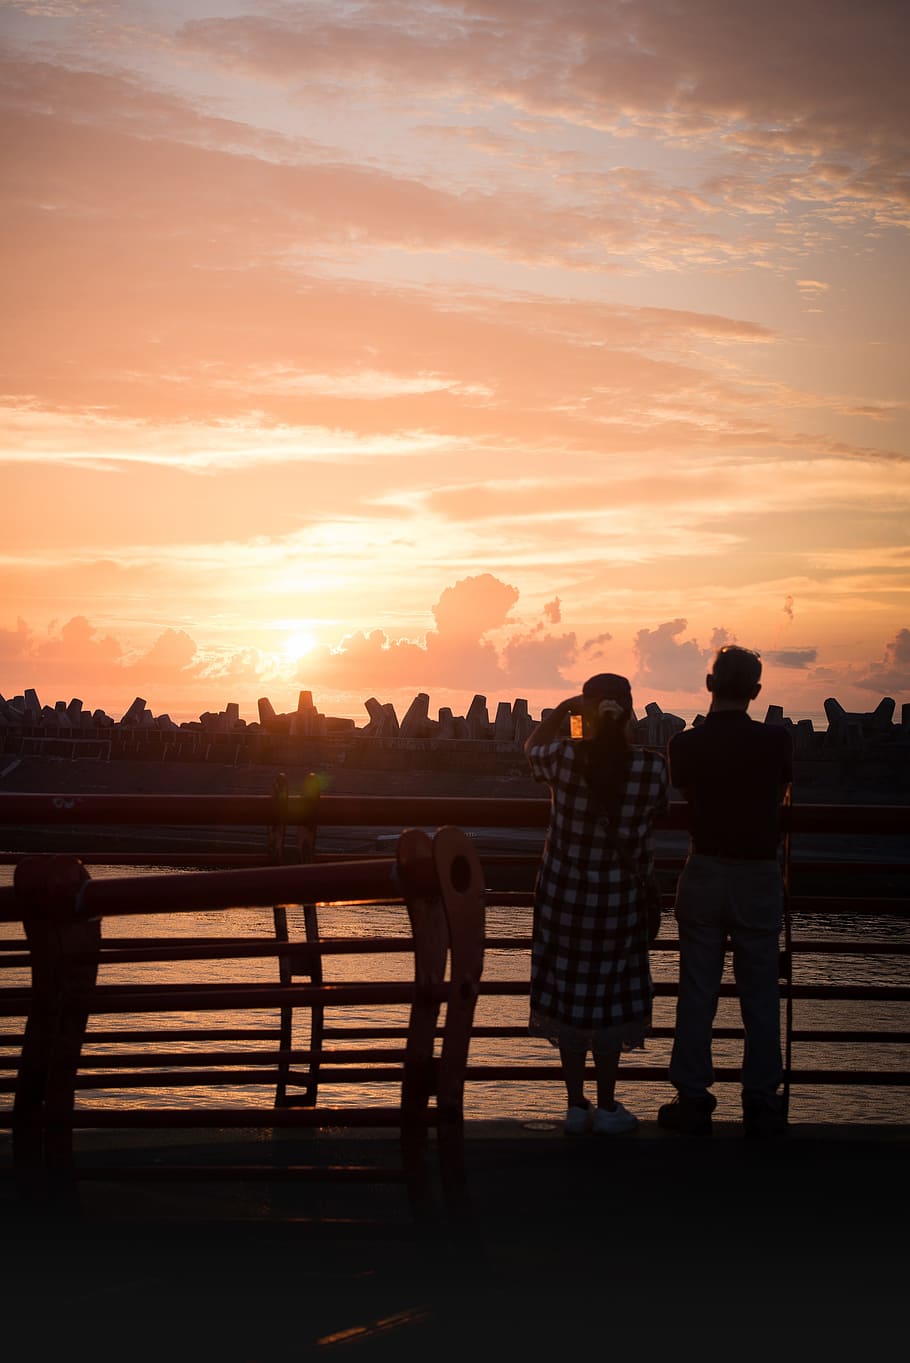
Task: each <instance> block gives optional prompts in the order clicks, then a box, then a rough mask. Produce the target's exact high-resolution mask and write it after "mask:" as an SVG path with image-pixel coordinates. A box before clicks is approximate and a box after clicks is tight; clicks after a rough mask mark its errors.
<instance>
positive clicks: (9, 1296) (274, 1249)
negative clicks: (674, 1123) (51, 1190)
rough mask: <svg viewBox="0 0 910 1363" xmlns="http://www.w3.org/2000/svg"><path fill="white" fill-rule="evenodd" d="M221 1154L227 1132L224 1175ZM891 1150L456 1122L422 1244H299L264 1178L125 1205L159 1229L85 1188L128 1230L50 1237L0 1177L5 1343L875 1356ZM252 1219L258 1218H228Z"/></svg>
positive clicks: (326, 1145)
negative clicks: (450, 1216)
mask: <svg viewBox="0 0 910 1363" xmlns="http://www.w3.org/2000/svg"><path fill="white" fill-rule="evenodd" d="M95 1138H96V1139H104V1140H105V1142H106V1143H107V1144H108V1149H109V1148H110V1145H111V1143H113V1142H115V1141H120V1140H121V1138H120V1137H114V1136H113V1135H111V1134H106V1135H105V1136H104V1137H101V1136H100V1135H96V1137H95ZM86 1139H88V1140H89V1141H90V1139H91V1133H86ZM277 1139H281V1138H280V1137H279V1138H277ZM206 1140H207V1143H208V1144H215V1145H216V1146H217V1145H218V1138H217V1133H216V1134H215V1136H214V1137H212V1136H211V1135H210V1136H209V1137H207V1138H206ZM236 1140H237V1137H236V1135H233V1136H230V1135H228V1134H227V1133H225V1135H224V1140H223V1148H222V1154H223V1157H224V1159H225V1161H226V1162H231V1161H232V1158H233V1156H234V1155H235V1154H236V1153H237V1151H236V1148H235V1147H234V1142H235V1141H236ZM243 1140H244V1142H245V1143H246V1142H251V1141H256V1140H258V1141H260V1142H263V1143H265V1144H266V1145H267V1144H268V1143H270V1142H271V1141H272V1140H273V1137H272V1135H271V1133H268V1132H261V1133H248V1134H247V1135H246V1136H245V1137H244V1138H243ZM122 1141H123V1145H122V1150H123V1158H124V1159H125V1160H127V1159H129V1158H131V1157H135V1156H136V1153H137V1150H138V1147H139V1146H145V1147H146V1149H145V1153H148V1147H149V1145H150V1144H153V1145H155V1147H156V1148H157V1151H158V1154H159V1156H160V1157H161V1158H169V1157H171V1156H172V1155H176V1156H177V1157H179V1149H177V1148H176V1147H177V1145H178V1144H179V1143H180V1142H185V1141H186V1137H185V1136H174V1135H172V1136H170V1137H163V1136H155V1137H151V1138H150V1137H149V1136H148V1135H147V1134H146V1135H142V1136H141V1137H140V1136H137V1135H132V1136H130V1137H126V1136H124V1137H123V1138H122ZM315 1143H316V1144H319V1145H320V1146H321V1149H322V1151H323V1154H324V1158H325V1159H326V1161H327V1162H329V1163H332V1162H335V1161H338V1160H339V1159H353V1160H358V1161H366V1162H371V1161H382V1160H383V1159H384V1158H385V1150H386V1148H387V1147H389V1146H390V1145H392V1144H394V1142H391V1141H390V1140H389V1138H388V1137H382V1136H378V1135H376V1136H373V1135H371V1134H370V1133H364V1134H363V1135H362V1136H357V1137H351V1136H350V1135H348V1134H345V1135H344V1136H341V1135H338V1134H337V1133H332V1132H321V1133H320V1134H319V1135H318V1136H317V1137H315ZM310 1144H311V1145H312V1144H313V1141H311V1142H310ZM166 1147H169V1148H166ZM308 1153H311V1151H310V1152H308ZM247 1154H248V1151H247ZM908 1156H910V1125H907V1126H874V1127H865V1126H861V1125H854V1124H851V1125H844V1126H814V1125H796V1126H794V1127H792V1128H791V1131H790V1133H789V1134H788V1136H787V1137H786V1139H785V1140H783V1141H780V1142H773V1143H767V1142H747V1141H745V1140H743V1138H742V1129H741V1127H740V1126H739V1125H738V1124H737V1123H732V1122H731V1123H717V1124H716V1128H715V1134H714V1136H713V1138H712V1139H711V1140H710V1141H702V1142H698V1141H690V1140H685V1139H681V1138H678V1137H675V1136H672V1135H670V1134H668V1133H666V1132H662V1131H660V1130H659V1129H658V1128H657V1126H656V1125H655V1124H654V1123H653V1122H645V1123H643V1124H642V1127H641V1128H640V1130H639V1131H638V1132H637V1133H635V1134H633V1135H631V1136H628V1137H621V1138H613V1139H604V1140H598V1139H597V1138H584V1139H581V1140H568V1139H566V1138H565V1137H563V1136H562V1134H561V1132H560V1130H559V1125H558V1123H555V1122H554V1123H551V1124H547V1123H539V1122H533V1123H528V1124H524V1123H522V1122H521V1121H520V1120H515V1121H508V1122H505V1121H496V1122H472V1123H470V1124H469V1129H468V1138H467V1142H466V1162H467V1175H468V1185H469V1189H470V1194H471V1198H472V1209H471V1215H470V1217H469V1218H468V1221H467V1223H466V1225H465V1226H464V1228H463V1230H462V1231H461V1233H460V1234H458V1235H452V1234H451V1233H445V1234H443V1233H441V1232H430V1233H429V1234H427V1235H419V1236H415V1235H413V1234H412V1233H411V1228H410V1226H409V1223H408V1218H407V1216H406V1214H404V1215H403V1216H402V1222H401V1227H400V1233H398V1232H396V1230H395V1228H394V1227H392V1228H391V1229H390V1230H389V1232H388V1233H387V1234H386V1233H380V1234H378V1235H377V1234H370V1233H366V1232H365V1233H364V1234H363V1235H361V1234H359V1233H357V1234H354V1233H351V1232H350V1231H345V1232H343V1233H342V1231H341V1228H340V1227H338V1226H337V1224H336V1226H335V1229H334V1230H333V1228H332V1223H331V1221H327V1222H326V1224H325V1226H324V1227H323V1228H322V1229H321V1230H319V1229H317V1230H314V1229H313V1227H312V1226H311V1225H310V1226H300V1225H298V1224H295V1223H294V1221H293V1220H282V1219H281V1217H282V1215H286V1214H287V1213H288V1212H293V1211H294V1210H295V1207H296V1203H295V1199H296V1198H298V1197H299V1196H300V1193H301V1190H300V1189H294V1188H289V1187H288V1186H287V1185H276V1184H269V1185H267V1186H265V1187H264V1186H263V1185H251V1186H249V1187H247V1188H243V1189H238V1188H237V1187H234V1186H227V1187H224V1188H222V1191H221V1192H220V1193H219V1192H218V1191H217V1188H218V1187H220V1186H221V1185H215V1186H214V1187H212V1186H209V1187H207V1188H205V1189H202V1190H199V1191H198V1193H197V1192H196V1191H195V1190H190V1189H185V1190H184V1189H182V1188H179V1187H178V1188H177V1189H174V1188H173V1187H172V1186H170V1185H168V1190H167V1191H166V1192H149V1191H147V1192H146V1193H145V1197H146V1199H147V1200H146V1202H145V1204H143V1203H142V1201H141V1200H140V1201H139V1203H138V1206H139V1207H140V1208H141V1207H142V1206H143V1205H144V1206H145V1209H146V1210H147V1211H148V1212H149V1213H150V1214H154V1215H155V1216H160V1215H161V1214H162V1213H163V1214H166V1215H167V1216H168V1217H169V1218H171V1219H170V1220H169V1221H168V1222H167V1223H165V1224H164V1225H160V1224H159V1225H158V1226H156V1227H154V1228H152V1227H151V1225H150V1224H149V1222H148V1221H146V1220H145V1219H144V1218H143V1217H141V1216H137V1214H136V1207H137V1202H136V1193H137V1190H136V1189H134V1188H132V1187H128V1188H126V1189H122V1190H113V1189H112V1185H106V1186H105V1187H106V1191H105V1188H102V1187H101V1186H100V1185H99V1187H98V1188H97V1189H96V1190H95V1191H97V1193H98V1194H99V1196H101V1198H102V1202H103V1198H104V1197H105V1196H107V1197H109V1199H110V1201H109V1203H108V1205H107V1207H106V1210H107V1211H108V1212H109V1213H113V1214H114V1215H115V1216H116V1214H117V1209H118V1208H120V1209H121V1212H122V1216H121V1219H119V1220H117V1221H115V1222H110V1221H109V1222H107V1223H106V1224H105V1225H104V1226H93V1225H92V1224H91V1223H79V1222H78V1221H77V1222H73V1221H67V1220H65V1219H63V1220H57V1221H53V1220H52V1221H45V1220H43V1219H42V1218H41V1217H39V1216H37V1215H35V1214H34V1213H29V1214H23V1213H22V1212H21V1211H19V1210H17V1208H16V1204H15V1203H14V1202H13V1201H12V1200H11V1197H10V1190H9V1185H8V1184H6V1183H4V1185H3V1193H2V1197H3V1202H4V1211H5V1214H4V1215H3V1217H2V1227H3V1230H2V1235H3V1237H4V1240H5V1242H6V1243H5V1244H4V1245H3V1251H4V1262H5V1265H6V1267H5V1270H4V1271H3V1275H2V1283H3V1295H4V1297H5V1299H6V1306H5V1308H4V1313H3V1314H4V1334H5V1337H6V1339H7V1340H8V1341H9V1339H10V1334H11V1332H12V1336H13V1338H14V1339H15V1340H16V1342H17V1343H20V1342H21V1343H22V1344H23V1345H26V1344H28V1343H29V1340H31V1344H32V1349H31V1352H32V1354H33V1355H34V1356H40V1357H51V1356H54V1355H55V1354H56V1352H57V1350H58V1349H64V1348H71V1347H72V1346H73V1345H74V1343H75V1342H76V1341H78V1340H80V1339H81V1340H82V1341H83V1342H86V1341H88V1340H91V1341H92V1347H91V1352H92V1354H93V1356H95V1357H108V1356H110V1357H112V1358H113V1357H114V1356H115V1355H116V1356H118V1357H122V1356H124V1355H126V1354H128V1355H129V1356H130V1357H131V1358H133V1359H145V1358H149V1359H151V1358H160V1357H162V1356H167V1357H169V1358H170V1359H184V1358H186V1359H189V1358H191V1357H207V1358H211V1359H223V1360H238V1361H239V1360H245V1361H246V1363H253V1361H254V1360H259V1359H270V1358H277V1357H282V1358H284V1357H292V1358H295V1359H296V1358H302V1357H306V1358H308V1357H313V1358H336V1357H339V1358H345V1359H348V1358H351V1359H360V1358H364V1359H385V1358H389V1359H392V1358H394V1359H396V1360H398V1363H403V1361H404V1360H409V1359H412V1358H413V1359H418V1358H419V1359H421V1360H423V1363H432V1360H435V1359H445V1360H448V1359H463V1358H465V1357H470V1354H471V1353H472V1352H475V1353H476V1352H478V1351H480V1353H481V1356H482V1357H483V1358H484V1359H486V1358H488V1357H489V1358H495V1357H496V1356H497V1355H499V1354H502V1355H503V1356H507V1357H509V1358H512V1357H516V1358H520V1357H521V1356H522V1355H524V1356H525V1357H527V1358H531V1359H536V1358H541V1359H543V1358H546V1357H548V1356H549V1355H551V1354H552V1355H554V1356H557V1357H558V1356H560V1355H561V1354H569V1355H572V1354H578V1353H582V1352H584V1353H587V1352H588V1351H589V1350H596V1351H597V1353H598V1355H600V1354H601V1353H603V1354H607V1353H609V1352H611V1351H614V1350H617V1349H622V1350H623V1351H624V1352H626V1351H629V1352H634V1356H635V1357H638V1358H649V1357H656V1356H658V1355H657V1354H656V1352H655V1351H656V1350H658V1349H659V1348H671V1349H674V1350H677V1349H684V1350H685V1354H686V1356H689V1355H690V1354H692V1353H693V1351H694V1353H695V1356H701V1357H711V1358H713V1357H718V1356H721V1355H724V1356H727V1357H730V1356H736V1357H737V1358H738V1359H751V1358H755V1359H764V1358H766V1357H768V1356H783V1357H792V1356H794V1355H795V1354H796V1353H797V1351H799V1352H802V1351H803V1350H807V1351H811V1354H812V1356H820V1355H821V1354H822V1353H824V1355H825V1356H827V1357H828V1358H834V1359H837V1358H841V1357H843V1358H848V1357H853V1356H855V1355H856V1353H857V1351H859V1350H861V1351H862V1356H866V1357H869V1356H875V1355H876V1354H877V1353H878V1352H879V1350H880V1349H881V1348H882V1347H888V1346H889V1345H890V1344H892V1343H893V1342H897V1340H898V1339H899V1338H901V1337H902V1334H903V1332H904V1330H905V1322H906V1308H905V1299H906V1298H905V1287H906V1273H907V1248H906V1246H907V1214H908V1199H907V1188H908V1177H907V1168H908ZM0 1157H2V1160H3V1163H4V1164H8V1161H9V1145H8V1137H5V1138H4V1140H3V1141H2V1142H0ZM337 1194H338V1190H337V1188H332V1189H330V1190H329V1191H328V1193H326V1195H325V1204H326V1207H327V1208H328V1207H329V1206H330V1207H331V1209H332V1210H331V1215H332V1217H336V1216H341V1217H345V1216H348V1215H350V1216H358V1215H363V1213H364V1207H363V1198H369V1199H371V1201H370V1208H369V1209H370V1210H376V1205H375V1203H374V1202H373V1201H372V1199H374V1198H375V1197H376V1196H377V1195H379V1194H377V1193H376V1191H375V1190H374V1188H373V1187H372V1186H371V1187H370V1188H369V1189H368V1190H363V1192H362V1193H361V1194H360V1198H361V1202H360V1205H357V1203H356V1201H354V1202H352V1203H351V1204H350V1205H349V1206H347V1207H345V1205H344V1203H343V1202H339V1198H338V1195H337ZM381 1195H382V1196H388V1197H389V1198H390V1199H396V1198H397V1199H402V1201H403V1195H402V1193H401V1190H400V1189H395V1188H390V1189H388V1190H381ZM307 1196H308V1197H310V1198H311V1197H312V1193H311V1192H309V1193H308V1194H307ZM345 1196H350V1197H353V1198H354V1199H356V1198H357V1196H358V1194H357V1192H356V1190H355V1191H354V1193H349V1192H346V1193H345ZM121 1199H122V1200H121ZM127 1207H129V1209H130V1210H129V1211H124V1210H123V1209H125V1208H127ZM248 1215H253V1216H256V1217H263V1218H264V1219H262V1220H257V1221H255V1222H254V1223H252V1224H250V1225H243V1224H240V1223H239V1222H238V1220H237V1218H238V1217H242V1216H248ZM326 1215H327V1216H328V1215H329V1213H328V1211H327V1212H326ZM213 1218H215V1219H213ZM219 1218H226V1220H224V1221H223V1222H221V1224H219V1220H218V1219H219ZM36 1332H37V1333H36ZM106 1350H109V1352H106ZM506 1351H508V1352H507V1354H506ZM11 1356H15V1354H14V1355H11Z"/></svg>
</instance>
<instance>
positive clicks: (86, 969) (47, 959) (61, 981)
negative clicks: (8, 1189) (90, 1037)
mask: <svg viewBox="0 0 910 1363" xmlns="http://www.w3.org/2000/svg"><path fill="white" fill-rule="evenodd" d="M88 879H89V874H88V871H87V870H86V868H85V866H84V865H83V864H82V862H81V861H80V860H79V858H78V857H75V856H35V857H27V858H25V859H24V860H23V861H21V862H19V864H18V866H17V867H16V871H15V876H14V880H13V884H14V887H15V891H16V896H17V899H18V900H19V901H20V904H21V913H22V923H23V926H24V928H25V935H26V940H27V941H28V946H29V953H30V956H31V963H32V964H31V970H32V986H31V1002H30V1005H29V1012H28V1018H27V1020H26V1025H25V1035H24V1038H23V1045H22V1058H21V1064H20V1069H19V1076H18V1080H17V1083H16V1094H15V1099H14V1103H13V1160H14V1165H15V1167H16V1170H17V1173H18V1174H19V1177H20V1190H21V1191H23V1192H25V1193H28V1194H31V1195H32V1196H35V1195H36V1194H37V1195H40V1196H46V1195H47V1194H49V1193H51V1192H54V1193H56V1194H62V1193H64V1192H66V1191H71V1190H72V1178H71V1171H72V1166H73V1127H72V1118H73V1108H74V1104H75V1081H76V1073H77V1070H78V1067H79V1057H80V1055H81V1052H82V1045H83V1041H84V1039H85V1031H86V1025H87V1022H88V1007H87V1002H86V998H85V995H86V993H87V991H89V990H91V989H92V988H93V987H94V985H95V981H96V978H97V973H98V957H99V953H100V947H101V925H100V923H99V922H97V921H95V922H92V921H89V920H87V919H83V918H80V916H79V912H78V908H79V897H80V894H81V891H82V887H83V885H84V884H85V883H86V882H87V881H88Z"/></svg>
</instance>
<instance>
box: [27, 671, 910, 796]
mask: <svg viewBox="0 0 910 1363" xmlns="http://www.w3.org/2000/svg"><path fill="white" fill-rule="evenodd" d="M364 707H365V709H366V712H367V715H368V721H367V723H366V724H364V726H363V727H361V728H358V727H357V726H356V725H355V723H354V721H353V720H350V719H336V718H333V717H331V716H327V715H324V714H322V713H321V712H320V711H319V710H318V709H317V707H316V706H315V704H314V703H313V698H312V694H311V693H310V692H309V691H301V692H300V695H299V699H298V704H297V709H296V710H294V711H292V712H290V713H277V712H276V711H275V710H274V708H273V706H272V705H271V703H270V702H269V701H268V700H267V699H265V698H262V699H260V701H259V721H258V722H254V723H247V722H246V721H244V720H242V719H241V718H240V716H239V707H238V706H237V705H236V704H231V705H228V706H227V707H226V708H225V709H224V710H222V711H219V712H206V713H204V714H202V715H200V717H199V719H198V720H194V721H190V722H185V723H182V724H176V723H174V722H173V721H172V720H171V719H170V718H169V716H167V715H158V716H155V715H153V714H152V712H151V711H150V710H149V709H148V706H147V704H146V702H145V700H144V699H142V698H141V697H137V698H136V699H135V700H134V701H133V703H132V705H131V706H130V707H129V709H128V710H127V711H126V713H125V714H124V715H123V716H122V717H121V718H120V719H119V720H115V719H113V718H111V717H110V716H108V715H106V714H104V712H103V711H98V710H95V711H89V710H86V709H85V708H84V707H83V704H82V701H81V700H78V699H73V700H70V701H68V702H64V701H56V702H55V703H54V705H53V706H49V705H42V704H41V702H40V701H39V699H38V696H37V694H36V692H35V691H33V690H29V691H26V692H25V694H24V695H22V696H15V697H13V698H12V699H11V700H8V701H7V700H5V699H4V698H3V697H2V696H0V753H2V754H4V755H8V756H11V757H20V758H24V757H32V758H40V757H46V758H57V759H60V758H62V759H65V760H66V759H69V760H77V759H80V760H91V761H100V762H111V761H114V762H117V761H130V762H136V761H139V762H154V763H162V762H164V763H168V764H171V763H194V764H196V763H216V764H219V765H225V764H227V765H231V766H264V767H272V766H277V767H280V766H289V767H311V768H313V769H316V770H319V769H325V768H333V769H341V768H344V769H347V770H348V771H354V770H360V771H368V770H370V771H398V772H404V771H421V770H422V771H437V772H442V771H451V772H463V773H465V774H466V775H468V774H470V773H472V772H473V773H478V774H484V775H489V776H493V777H500V778H503V779H508V778H510V777H513V778H514V777H515V776H520V775H524V774H525V773H526V772H527V763H526V759H525V757H524V752H523V748H524V742H525V740H526V738H527V737H528V735H529V734H530V733H531V732H532V730H533V729H534V727H535V726H536V724H537V723H538V722H539V721H538V720H537V719H535V718H534V717H533V716H532V715H531V714H530V712H529V709H528V703H527V701H526V700H523V699H521V698H519V699H516V700H514V701H511V702H509V701H501V702H499V704H498V705H497V707H496V710H495V712H494V714H493V715H492V716H491V715H490V713H489V709H488V706H487V700H486V697H485V696H481V695H475V697H474V699H473V700H472V702H471V705H470V707H469V709H468V711H467V713H466V715H463V716H462V715H455V714H453V712H452V711H451V710H450V709H447V708H446V707H442V708H441V709H440V710H439V711H438V715H437V717H436V718H432V717H431V716H430V698H429V696H428V695H427V694H426V693H424V692H421V693H419V694H418V695H417V696H415V698H414V700H413V701H412V703H411V705H410V706H409V708H408V710H407V712H406V714H405V716H404V718H403V719H402V720H401V721H400V722H399V720H398V717H397V715H396V713H395V710H394V708H393V707H392V706H391V705H389V704H382V703H380V702H379V701H378V700H376V699H375V698H372V697H371V698H370V699H368V700H367V701H365V702H364ZM895 709H896V706H895V702H894V701H893V700H892V699H890V698H889V697H885V698H883V699H882V700H881V701H880V702H879V704H878V705H877V706H876V708H875V710H872V711H869V712H867V713H852V712H848V711H846V710H844V709H843V707H842V706H841V705H840V704H839V703H838V702H837V701H836V700H834V699H833V698H830V699H828V700H826V701H825V713H826V717H827V719H828V727H827V729H824V730H816V729H815V728H814V726H813V724H812V721H811V720H800V721H798V722H794V721H793V720H791V719H789V718H788V717H787V716H786V715H785V714H784V713H783V710H782V709H781V708H780V707H779V706H773V705H772V706H769V707H768V708H767V710H766V712H765V715H764V722H765V723H766V724H774V725H782V726H784V727H787V728H788V729H789V730H790V732H791V734H792V736H793V744H794V753H795V756H796V760H797V764H798V766H799V768H800V769H801V771H802V773H803V775H804V779H805V780H807V781H810V782H811V783H812V784H821V785H825V784H828V783H831V782H834V783H836V784H838V785H843V784H844V782H847V783H848V784H852V783H853V782H854V781H856V780H857V779H859V773H860V772H861V771H865V772H866V773H868V774H869V776H870V777H872V776H873V774H874V781H875V784H876V785H880V786H882V788H883V789H885V790H887V789H889V788H905V787H906V781H907V773H908V771H910V705H906V704H905V705H904V706H903V707H902V711H901V720H900V723H895ZM547 713H548V711H546V710H544V711H543V715H546V714H547ZM756 717H757V716H756ZM702 718H703V717H702V716H697V717H696V719H695V721H694V723H695V724H698V723H699V722H700V721H701V719H702ZM684 728H686V722H685V720H683V719H681V718H680V717H679V716H677V715H672V714H667V713H665V712H664V711H663V710H661V708H660V706H659V705H658V704H657V703H656V702H653V701H652V702H650V703H649V704H648V705H646V706H645V710H644V714H643V715H642V717H641V718H640V719H639V720H638V721H637V734H636V737H637V740H638V742H640V743H643V744H645V745H646V746H649V747H654V748H659V749H661V750H663V749H665V748H666V745H667V743H668V742H669V740H670V738H671V737H672V735H673V734H674V733H677V732H679V731H680V730H682V729H684ZM864 784H868V782H864Z"/></svg>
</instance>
